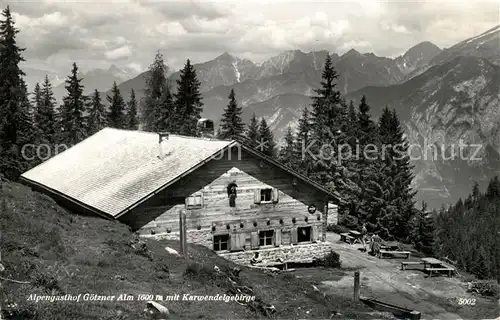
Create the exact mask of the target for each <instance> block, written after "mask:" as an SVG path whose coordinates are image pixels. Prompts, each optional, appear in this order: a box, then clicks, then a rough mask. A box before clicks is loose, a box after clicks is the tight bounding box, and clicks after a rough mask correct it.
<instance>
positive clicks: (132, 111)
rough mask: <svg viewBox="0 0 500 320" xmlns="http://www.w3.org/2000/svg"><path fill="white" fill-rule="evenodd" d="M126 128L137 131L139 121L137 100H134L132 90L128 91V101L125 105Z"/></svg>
mask: <svg viewBox="0 0 500 320" xmlns="http://www.w3.org/2000/svg"><path fill="white" fill-rule="evenodd" d="M126 119H127V121H126V128H127V129H130V130H137V129H138V126H139V121H138V120H137V100H136V98H135V91H134V89H131V90H130V99H129V101H128V103H127V116H126Z"/></svg>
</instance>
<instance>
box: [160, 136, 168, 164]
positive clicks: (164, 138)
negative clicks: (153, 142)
mask: <svg viewBox="0 0 500 320" xmlns="http://www.w3.org/2000/svg"><path fill="white" fill-rule="evenodd" d="M168 137H169V133H168V132H159V133H158V158H160V159H163V157H164V156H165V154H164V153H163V148H162V146H161V143H162V142H163V140H168Z"/></svg>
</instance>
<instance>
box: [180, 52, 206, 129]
mask: <svg viewBox="0 0 500 320" xmlns="http://www.w3.org/2000/svg"><path fill="white" fill-rule="evenodd" d="M200 85H201V82H200V81H199V80H198V78H197V76H196V71H195V69H194V67H193V66H192V65H191V61H190V60H189V59H188V60H187V61H186V64H185V65H184V68H183V69H182V70H181V71H180V78H179V79H178V80H177V92H176V93H175V94H174V98H175V99H174V101H175V114H176V116H178V120H177V121H176V124H177V125H178V126H179V127H178V130H177V131H178V133H179V134H182V135H187V136H198V135H199V132H198V120H199V119H200V118H201V112H202V111H203V102H202V101H201V100H202V96H201V93H200Z"/></svg>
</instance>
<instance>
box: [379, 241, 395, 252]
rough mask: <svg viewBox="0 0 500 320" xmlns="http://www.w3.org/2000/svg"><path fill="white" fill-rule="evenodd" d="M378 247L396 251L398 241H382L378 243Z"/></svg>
mask: <svg viewBox="0 0 500 320" xmlns="http://www.w3.org/2000/svg"><path fill="white" fill-rule="evenodd" d="M380 249H382V250H389V251H397V250H399V242H397V241H384V242H383V243H382V244H381V245H380Z"/></svg>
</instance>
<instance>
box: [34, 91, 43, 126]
mask: <svg viewBox="0 0 500 320" xmlns="http://www.w3.org/2000/svg"><path fill="white" fill-rule="evenodd" d="M42 104H43V102H42V88H41V87H40V83H38V82H37V83H36V84H35V88H34V89H33V94H32V105H33V110H34V111H33V117H32V120H33V126H34V128H35V130H37V133H38V134H42V132H41V130H40V122H41V110H42Z"/></svg>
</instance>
